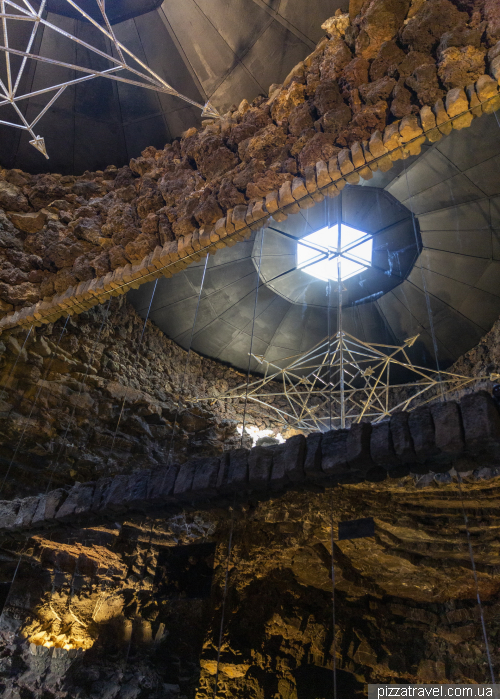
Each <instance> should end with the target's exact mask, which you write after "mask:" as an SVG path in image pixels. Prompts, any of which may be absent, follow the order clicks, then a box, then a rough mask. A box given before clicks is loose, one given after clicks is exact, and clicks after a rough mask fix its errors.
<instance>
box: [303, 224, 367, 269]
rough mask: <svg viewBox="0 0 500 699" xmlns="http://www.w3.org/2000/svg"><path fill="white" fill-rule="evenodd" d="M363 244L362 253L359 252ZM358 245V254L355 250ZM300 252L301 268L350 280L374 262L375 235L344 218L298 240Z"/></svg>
mask: <svg viewBox="0 0 500 699" xmlns="http://www.w3.org/2000/svg"><path fill="white" fill-rule="evenodd" d="M327 238H328V239H327ZM346 238H348V240H347V242H345V241H346ZM335 241H336V242H335ZM359 248H361V249H362V254H359ZM356 249H358V254H356V253H355V252H354V251H355V250H356ZM314 251H316V253H317V254H316V255H315V254H314ZM296 254H297V269H304V272H306V273H307V274H309V275H311V276H312V277H316V278H317V279H320V280H322V281H325V282H326V281H328V280H331V281H338V282H341V281H346V280H347V279H351V278H352V277H354V276H356V275H357V274H360V273H361V272H362V271H363V270H364V269H369V268H370V267H371V266H372V258H373V235H372V234H370V233H366V232H365V231H362V230H360V229H358V228H354V227H353V226H349V225H348V224H346V223H345V222H343V221H342V222H341V223H340V224H339V223H336V224H334V225H333V226H325V227H324V228H320V229H319V230H317V231H314V232H313V233H310V234H309V235H307V236H304V237H303V238H301V239H300V240H298V241H297V253H296ZM316 258H317V259H316ZM342 261H344V264H343V263H342ZM342 266H343V267H344V270H345V272H344V273H342Z"/></svg>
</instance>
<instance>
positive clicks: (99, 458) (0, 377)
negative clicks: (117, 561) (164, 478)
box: [0, 297, 276, 494]
mask: <svg viewBox="0 0 500 699" xmlns="http://www.w3.org/2000/svg"><path fill="white" fill-rule="evenodd" d="M143 325H144V321H143V320H142V319H141V318H139V316H138V315H137V314H136V313H135V311H134V309H133V308H132V307H131V306H130V305H129V304H127V303H126V302H125V299H124V298H123V297H122V298H120V299H116V300H115V299H113V300H112V302H111V303H110V306H109V309H108V307H107V306H100V307H98V308H96V309H92V310H91V311H88V312H87V313H85V314H82V315H80V316H76V317H74V318H70V317H68V319H67V321H65V320H62V319H61V320H60V321H58V322H57V323H55V324H51V325H48V326H44V327H43V328H37V329H34V330H33V331H32V332H31V333H30V334H29V335H28V339H27V341H26V343H25V340H26V336H27V333H26V331H22V332H21V331H14V332H12V333H11V334H10V335H8V336H5V335H4V336H3V338H2V343H1V344H0V362H1V364H0V387H1V394H0V400H1V402H0V411H1V412H0V442H1V445H0V483H3V481H4V478H5V476H6V474H7V472H8V471H9V476H8V479H7V482H6V483H5V484H3V487H2V490H3V492H4V493H8V492H9V491H10V487H11V486H12V485H14V484H15V492H16V494H18V493H19V492H20V491H24V492H26V493H30V492H42V491H44V490H45V489H46V487H47V485H48V483H49V481H50V480H52V483H53V484H54V483H61V482H64V483H68V482H73V481H74V480H80V481H87V480H91V479H93V478H95V477H96V476H98V475H99V474H105V475H109V474H110V473H127V472H131V471H135V470H138V469H143V468H152V469H155V468H157V467H158V465H159V464H164V463H167V459H168V454H169V451H170V450H171V452H172V453H171V457H172V458H173V459H174V460H175V461H176V462H179V461H184V460H185V459H186V458H188V457H189V456H191V455H194V454H200V455H201V454H205V455H209V454H220V453H221V452H222V451H223V449H230V448H235V447H237V446H239V444H240V436H239V435H238V433H237V432H236V426H237V425H238V424H239V423H241V422H242V418H243V410H244V404H243V402H242V401H241V402H240V401H238V400H231V401H216V400H215V397H216V396H217V395H218V394H219V393H221V392H224V391H227V390H228V389H229V388H232V387H234V386H237V385H239V384H241V383H244V381H245V377H244V376H243V375H242V374H240V373H238V372H236V371H233V370H231V369H229V368H227V367H225V366H223V365H221V364H219V363H216V362H213V361H210V360H205V359H202V358H201V357H200V356H198V355H196V354H195V353H194V352H193V353H191V355H190V359H189V364H188V368H187V373H186V376H185V377H184V371H185V367H186V352H185V351H184V350H182V349H181V348H180V347H179V346H178V345H176V344H175V343H174V342H172V341H171V340H168V339H167V338H166V337H165V335H163V333H162V332H161V331H160V330H158V328H156V327H155V326H154V325H153V324H151V323H150V322H148V324H147V327H146V331H145V334H144V338H143V340H142V343H141V344H140V345H139V340H140V337H141V333H142V329H143ZM179 396H180V397H181V404H180V409H179V414H178V417H177V420H176V411H177V405H178V399H179ZM201 397H206V398H208V399H211V400H207V401H205V402H203V403H201V404H195V402H194V401H195V400H196V399H197V398H201ZM121 411H123V412H122V413H121ZM120 413H121V419H120V425H119V429H118V430H117V431H116V428H117V424H118V419H119V416H120ZM175 420H176V425H177V427H176V431H175V439H174V440H173V441H172V433H173V427H174V421H175ZM247 424H252V425H256V426H257V427H259V428H261V429H268V428H274V427H276V422H275V421H274V420H273V418H272V417H271V416H270V415H269V414H267V413H266V411H265V410H263V409H262V408H259V409H258V410H257V411H256V410H255V408H254V407H253V406H252V405H249V406H248V407H247ZM115 432H116V434H115ZM11 463H12V467H10V464H11ZM9 469H10V470H9Z"/></svg>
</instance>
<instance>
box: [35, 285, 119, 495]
mask: <svg viewBox="0 0 500 699" xmlns="http://www.w3.org/2000/svg"><path fill="white" fill-rule="evenodd" d="M110 304H111V297H110V298H109V300H108V303H107V306H106V308H105V310H104V313H103V317H102V321H101V325H100V326H99V330H98V332H97V335H96V338H95V340H94V345H93V347H92V352H91V354H90V359H89V361H88V362H87V369H86V370H85V375H84V377H83V380H82V382H81V384H80V390H79V391H78V395H77V398H80V396H81V395H82V392H83V389H84V387H85V383H86V381H87V377H88V375H89V371H90V367H91V366H92V362H93V360H94V355H95V351H96V349H97V345H98V343H99V340H100V339H101V333H102V330H103V328H104V324H105V323H106V321H107V320H108V317H109V315H108V314H109V307H110ZM68 317H69V316H68ZM77 402H78V401H76V402H75V404H74V405H73V408H72V410H71V415H70V416H69V418H68V424H67V425H66V429H65V432H64V436H63V438H62V442H61V446H60V448H59V453H58V455H57V458H56V460H55V462H54V465H53V467H52V470H51V472H50V476H49V481H48V483H47V488H46V490H45V492H46V493H48V492H49V490H50V486H51V485H52V479H53V477H54V474H55V472H56V468H57V466H58V464H59V460H60V458H61V456H62V454H63V452H64V448H65V445H66V441H67V437H68V432H69V430H70V427H71V425H72V423H73V418H74V416H75V412H76V403H77Z"/></svg>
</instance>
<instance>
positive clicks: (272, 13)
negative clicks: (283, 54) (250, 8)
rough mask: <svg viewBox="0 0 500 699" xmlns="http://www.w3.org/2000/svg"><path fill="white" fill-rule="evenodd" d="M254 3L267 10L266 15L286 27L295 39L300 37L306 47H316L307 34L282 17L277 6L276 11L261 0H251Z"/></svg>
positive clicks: (312, 48)
mask: <svg viewBox="0 0 500 699" xmlns="http://www.w3.org/2000/svg"><path fill="white" fill-rule="evenodd" d="M252 2H254V3H255V4H256V5H258V6H259V7H261V8H262V9H263V10H265V12H267V14H268V15H270V16H271V17H272V18H273V19H275V20H276V21H277V22H279V23H280V24H281V26H283V27H285V29H288V31H289V32H291V33H292V34H293V35H294V36H296V37H297V39H300V40H301V41H302V42H303V43H304V44H306V45H307V47H308V48H310V49H311V50H312V51H314V49H315V48H316V44H315V42H314V41H312V40H311V39H309V37H308V36H306V35H305V34H303V33H302V32H301V31H300V29H297V27H296V26H295V25H294V24H292V23H291V22H289V21H288V20H287V19H285V18H284V17H282V16H281V15H280V14H279V8H278V11H276V10H273V9H271V8H270V7H269V5H267V4H266V3H265V2H264V1H263V0H252Z"/></svg>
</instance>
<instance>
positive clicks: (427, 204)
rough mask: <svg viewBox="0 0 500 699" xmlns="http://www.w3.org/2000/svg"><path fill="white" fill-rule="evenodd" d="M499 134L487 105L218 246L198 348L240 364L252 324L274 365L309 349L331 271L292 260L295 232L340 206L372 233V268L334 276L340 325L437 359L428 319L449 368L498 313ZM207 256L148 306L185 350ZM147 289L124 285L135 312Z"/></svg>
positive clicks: (255, 348) (319, 223) (329, 301)
mask: <svg viewBox="0 0 500 699" xmlns="http://www.w3.org/2000/svg"><path fill="white" fill-rule="evenodd" d="M498 135H499V128H498V124H497V121H496V117H495V115H494V114H492V115H489V116H484V117H483V118H481V119H477V120H475V121H474V122H473V124H472V126H471V127H470V128H469V129H467V130H463V131H455V132H453V133H452V134H451V135H449V136H447V137H446V138H444V139H443V140H442V141H440V142H439V143H437V144H434V145H432V146H424V147H423V148H422V153H421V155H419V156H413V157H410V158H408V159H407V160H400V161H398V162H397V163H396V164H395V167H393V168H392V169H391V170H390V171H388V172H385V173H384V172H381V171H378V172H376V173H375V174H374V177H373V178H372V179H370V180H367V181H364V182H363V184H362V185H353V186H349V185H348V186H347V187H346V188H345V189H344V190H343V192H342V195H341V197H337V198H335V199H328V198H327V199H325V200H324V201H323V202H321V203H318V204H316V206H314V207H313V208H310V209H308V210H306V211H301V212H300V213H298V214H296V215H292V216H289V218H288V219H287V220H286V221H283V222H281V223H277V222H276V221H273V222H272V223H271V224H270V228H267V229H264V232H263V236H264V237H263V240H262V237H261V233H260V232H254V233H253V235H252V237H251V238H250V239H249V240H247V241H243V242H240V243H238V244H236V245H235V246H234V247H231V248H226V249H224V250H220V251H219V252H217V254H216V255H215V256H213V257H210V258H209V262H208V267H207V271H206V276H205V280H204V284H203V289H202V293H201V298H200V304H199V308H198V313H197V316H196V326H195V328H194V333H193V338H192V347H193V349H195V350H196V351H197V352H199V353H201V354H203V355H206V356H209V357H211V358H215V359H218V360H220V361H224V362H227V363H229V364H231V365H233V366H234V367H236V368H240V369H246V368H247V365H248V352H249V348H250V346H251V343H252V327H253V328H254V333H253V334H254V337H253V344H252V352H253V353H254V354H258V355H263V356H264V357H265V359H267V360H268V361H272V362H277V363H279V360H280V359H282V358H284V357H288V356H290V355H292V354H296V353H298V352H306V351H308V350H309V349H311V348H312V347H314V346H315V345H316V344H317V343H318V342H320V341H321V340H323V338H325V337H326V336H327V335H328V331H329V329H330V335H332V334H333V333H334V332H336V331H337V323H338V313H337V305H338V304H337V299H338V294H337V289H336V286H335V285H334V286H333V287H332V288H333V291H331V295H330V298H329V297H328V285H327V284H326V282H324V281H321V280H318V279H316V278H315V277H313V276H311V275H309V274H307V273H306V271H305V270H295V271H292V272H289V273H287V272H288V270H293V269H294V267H295V264H296V261H295V255H296V242H295V240H296V239H300V238H303V237H304V236H306V235H308V234H310V233H311V232H312V231H315V230H318V229H321V228H322V227H323V226H326V225H333V224H335V223H336V222H337V221H338V220H339V216H342V218H343V220H344V222H346V223H347V224H349V225H350V226H354V227H356V228H359V229H361V230H363V231H365V232H368V233H372V234H373V235H374V238H373V240H374V241H375V242H374V252H373V265H372V267H371V268H370V269H367V270H365V271H364V272H362V273H360V274H357V275H355V276H353V277H351V278H350V279H347V280H346V281H345V282H343V293H342V296H343V307H344V308H343V325H342V327H343V329H344V330H346V331H347V332H349V333H351V334H352V335H354V336H355V337H357V338H359V339H360V340H362V341H365V342H371V343H385V344H402V343H403V342H404V340H405V339H406V338H408V337H413V336H415V335H417V334H418V335H419V338H418V340H417V342H416V343H415V345H414V346H413V347H412V348H411V350H410V352H411V353H412V361H414V362H416V363H418V364H420V365H423V366H435V364H434V362H435V359H434V344H433V337H432V334H433V331H434V335H435V339H436V345H437V352H438V359H439V362H440V366H441V368H443V367H445V366H450V365H451V364H452V363H453V362H454V361H456V360H457V359H458V358H459V357H460V356H461V355H463V354H464V353H465V352H467V351H468V350H470V349H471V348H472V347H473V346H475V345H477V343H478V342H479V341H480V339H481V337H482V336H483V335H484V334H485V332H487V331H489V330H490V328H491V327H492V325H493V323H494V321H495V320H496V319H497V318H498V315H499V313H500V277H499V274H498V271H499V267H500V248H499V237H498V236H499V228H500V218H499V211H500V197H499V194H500V160H499V155H500V141H499V138H498ZM341 211H342V213H340V212H341ZM412 212H413V213H414V217H413V216H412ZM278 231H281V233H279V232H278ZM283 233H284V234H285V235H283ZM261 244H262V260H261V264H260V282H259V292H258V300H257V306H256V312H255V324H254V322H253V315H254V305H255V288H256V284H257V272H258V267H259V260H260V248H261ZM203 268H204V260H202V261H200V262H198V263H195V264H194V265H192V266H190V267H189V268H188V269H187V270H185V271H184V272H182V273H180V274H176V275H175V276H174V277H172V278H170V279H160V280H159V282H158V286H157V289H156V293H155V295H154V298H153V302H152V304H151V310H150V318H151V320H153V321H154V322H155V323H156V324H157V325H158V327H159V328H160V329H162V330H163V332H164V333H165V334H166V335H167V336H168V337H170V338H172V339H173V340H175V341H176V342H178V343H179V344H180V345H181V346H183V347H185V348H186V347H188V346H189V344H190V342H191V335H192V328H193V322H194V319H195V313H196V310H197V307H198V294H199V289H200V284H201V281H202V277H203ZM152 289H153V284H152V283H151V284H147V285H144V286H142V287H141V288H140V289H138V290H137V291H132V292H129V299H130V300H131V302H132V303H133V305H134V306H135V308H136V309H137V310H138V311H139V313H140V314H141V315H143V316H144V315H145V313H146V312H147V309H148V307H149V303H150V299H151V294H152ZM328 307H330V321H329V320H328ZM297 328H301V329H302V332H297ZM252 361H253V364H252V366H251V368H252V369H253V370H256V371H258V370H259V365H258V363H257V361H256V360H252Z"/></svg>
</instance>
